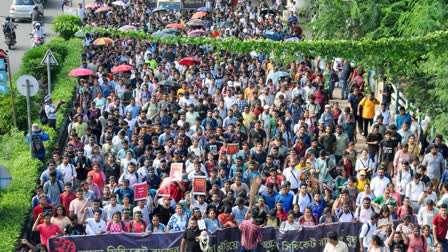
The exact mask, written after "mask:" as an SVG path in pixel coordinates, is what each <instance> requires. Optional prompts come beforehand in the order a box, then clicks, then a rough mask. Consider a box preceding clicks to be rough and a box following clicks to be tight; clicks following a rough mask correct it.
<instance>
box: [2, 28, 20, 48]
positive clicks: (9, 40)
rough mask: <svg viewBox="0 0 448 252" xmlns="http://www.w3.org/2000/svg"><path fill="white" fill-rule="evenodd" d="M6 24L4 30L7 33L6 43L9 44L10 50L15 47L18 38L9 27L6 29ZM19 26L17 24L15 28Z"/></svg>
mask: <svg viewBox="0 0 448 252" xmlns="http://www.w3.org/2000/svg"><path fill="white" fill-rule="evenodd" d="M5 28H6V27H5V25H3V31H4V35H5V44H6V45H7V46H8V49H9V50H13V49H14V45H15V44H16V43H17V41H16V39H15V38H14V36H13V33H11V32H10V31H9V29H5ZM16 28H17V25H14V29H16Z"/></svg>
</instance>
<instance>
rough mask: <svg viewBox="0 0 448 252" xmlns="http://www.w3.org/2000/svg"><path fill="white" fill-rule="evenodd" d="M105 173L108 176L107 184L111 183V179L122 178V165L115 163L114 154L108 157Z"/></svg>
mask: <svg viewBox="0 0 448 252" xmlns="http://www.w3.org/2000/svg"><path fill="white" fill-rule="evenodd" d="M103 171H104V175H105V176H106V183H109V181H110V178H111V177H115V178H118V177H120V165H118V164H117V163H116V162H115V156H114V155H113V154H109V155H108V156H107V163H106V164H105V165H104V168H103Z"/></svg>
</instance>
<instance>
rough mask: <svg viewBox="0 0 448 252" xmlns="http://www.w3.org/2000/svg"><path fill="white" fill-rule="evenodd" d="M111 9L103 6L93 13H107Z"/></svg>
mask: <svg viewBox="0 0 448 252" xmlns="http://www.w3.org/2000/svg"><path fill="white" fill-rule="evenodd" d="M111 9H112V7H110V6H104V7H100V8H98V9H96V11H95V12H103V11H108V10H111Z"/></svg>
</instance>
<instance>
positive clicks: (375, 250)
mask: <svg viewBox="0 0 448 252" xmlns="http://www.w3.org/2000/svg"><path fill="white" fill-rule="evenodd" d="M367 251H368V252H386V248H384V242H383V240H382V239H381V238H380V237H379V236H378V235H372V238H371V240H370V246H369V248H368V249H367Z"/></svg>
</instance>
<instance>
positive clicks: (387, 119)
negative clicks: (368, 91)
mask: <svg viewBox="0 0 448 252" xmlns="http://www.w3.org/2000/svg"><path fill="white" fill-rule="evenodd" d="M379 115H382V116H383V124H384V125H385V126H386V127H388V126H390V125H391V124H392V119H391V116H390V111H389V110H388V109H386V104H384V103H381V108H380V109H378V110H377V111H376V113H375V117H374V118H373V120H374V121H375V122H376V121H377V117H378V116H379Z"/></svg>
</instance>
